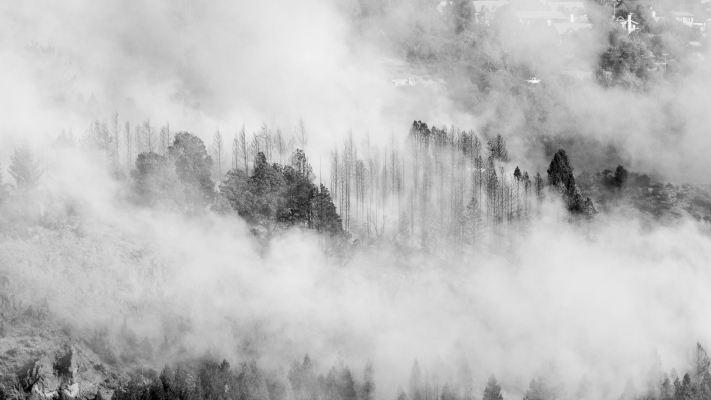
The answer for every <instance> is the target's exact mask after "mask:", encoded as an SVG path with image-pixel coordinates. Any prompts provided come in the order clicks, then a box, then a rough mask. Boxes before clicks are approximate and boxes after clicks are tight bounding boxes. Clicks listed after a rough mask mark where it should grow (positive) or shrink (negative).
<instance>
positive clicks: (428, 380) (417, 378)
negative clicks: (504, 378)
mask: <svg viewBox="0 0 711 400" xmlns="http://www.w3.org/2000/svg"><path fill="white" fill-rule="evenodd" d="M449 375H450V377H451V379H450V381H448V382H441V381H440V378H441V377H440V375H439V374H438V373H430V372H429V371H428V369H427V368H425V369H424V370H423V368H421V366H420V364H419V363H418V361H417V360H415V361H414V363H413V365H412V369H411V373H410V377H409V382H408V385H407V387H406V389H403V387H402V386H400V388H399V389H398V395H397V400H474V399H478V398H481V399H482V400H503V399H504V396H503V394H502V389H501V385H500V384H499V382H498V381H497V379H496V377H495V376H493V375H492V376H491V377H490V378H489V379H488V381H487V384H486V387H485V388H484V390H483V391H482V393H481V397H479V396H480V395H479V394H477V393H474V389H473V387H474V383H473V380H472V375H471V370H470V367H469V364H468V363H467V361H466V359H465V358H462V359H461V360H460V361H459V362H457V365H455V366H454V369H453V373H452V372H450V374H449ZM567 398H575V399H579V400H591V399H600V398H619V399H620V400H708V399H711V360H710V359H709V356H708V354H707V353H706V350H705V349H704V348H703V346H701V344H700V343H697V344H696V347H695V348H694V350H693V352H691V356H690V357H689V359H688V366H687V370H686V372H684V374H683V375H681V376H680V375H679V374H678V373H677V372H676V371H675V370H674V369H672V370H671V371H670V372H669V373H666V372H663V371H662V364H661V359H660V358H659V356H658V355H657V354H656V353H655V354H654V357H653V359H652V360H651V362H650V365H649V369H648V370H647V373H646V374H645V376H644V377H643V378H642V380H641V381H633V380H632V379H630V380H629V381H628V382H627V384H626V385H625V388H624V390H623V391H622V393H621V394H615V393H610V390H609V388H607V389H606V388H603V387H600V385H597V384H596V383H595V382H592V381H591V380H590V379H589V378H588V377H587V375H586V376H583V377H582V378H581V380H580V382H579V384H578V386H577V388H576V389H575V390H574V392H572V393H570V392H568V393H566V388H565V384H564V382H563V380H562V378H561V376H560V374H559V373H558V371H557V369H556V368H555V366H554V365H549V366H548V367H547V368H546V370H545V371H543V372H542V373H541V374H540V375H538V376H536V377H534V378H533V379H531V382H530V384H529V387H528V390H527V391H526V392H525V393H524V395H523V400H562V399H567Z"/></svg>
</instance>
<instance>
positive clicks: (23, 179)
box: [8, 141, 42, 191]
mask: <svg viewBox="0 0 711 400" xmlns="http://www.w3.org/2000/svg"><path fill="white" fill-rule="evenodd" d="M8 170H9V172H10V175H12V177H13V178H14V179H15V186H16V188H17V190H19V191H29V190H33V189H36V188H37V186H38V185H39V180H40V177H41V175H42V172H41V171H40V166H39V162H37V161H36V160H35V156H34V154H33V152H32V149H31V148H30V144H29V143H28V142H27V141H23V142H21V143H20V144H19V145H17V146H16V147H15V151H14V153H13V154H12V156H11V157H10V168H9V169H8Z"/></svg>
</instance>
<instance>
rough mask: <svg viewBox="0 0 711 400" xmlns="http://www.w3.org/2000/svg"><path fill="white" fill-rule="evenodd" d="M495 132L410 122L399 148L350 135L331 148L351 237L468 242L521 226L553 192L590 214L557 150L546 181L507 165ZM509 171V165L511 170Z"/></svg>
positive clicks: (421, 243)
mask: <svg viewBox="0 0 711 400" xmlns="http://www.w3.org/2000/svg"><path fill="white" fill-rule="evenodd" d="M512 167H513V164H511V159H510V157H509V154H508V149H507V147H506V140H505V139H504V137H503V136H502V135H500V134H498V135H495V136H491V137H488V138H486V137H485V138H483V139H482V138H480V137H479V136H478V135H477V134H475V133H474V132H473V131H462V130H459V129H456V128H454V127H451V128H447V127H443V128H436V127H429V126H428V125H427V124H426V123H424V122H421V121H414V122H413V124H412V126H411V128H410V131H409V135H408V139H407V142H406V146H405V148H403V149H401V148H399V147H398V146H397V145H396V144H395V143H392V144H391V145H390V146H387V147H385V148H384V149H380V148H378V147H376V146H372V145H371V144H370V143H369V142H368V141H366V142H365V143H364V145H363V146H361V147H359V146H357V145H356V144H355V143H354V140H353V136H352V134H351V135H349V136H347V138H346V139H345V141H344V143H343V146H342V147H341V148H338V147H337V148H335V149H334V150H333V151H332V153H331V193H332V194H333V197H334V200H335V203H336V204H337V205H338V209H339V211H340V212H341V216H342V218H343V221H344V226H345V228H346V229H348V230H349V231H351V232H353V233H354V234H357V235H358V236H359V237H363V238H369V239H378V238H383V237H386V238H390V239H393V240H395V241H396V242H398V243H401V244H406V245H410V246H415V247H419V248H425V249H427V248H442V247H443V246H444V247H445V248H451V247H452V246H455V247H458V248H462V247H467V248H471V247H474V246H477V245H479V244H483V243H488V242H491V241H496V242H499V241H505V240H509V239H512V238H513V237H515V236H516V235H517V234H520V233H522V232H524V231H525V228H526V226H527V224H528V223H529V222H530V220H531V218H532V216H533V214H534V213H536V212H537V210H538V206H539V204H540V201H541V200H542V199H543V198H544V197H545V196H546V193H547V192H548V191H549V190H548V187H551V188H553V189H555V190H554V191H556V192H559V193H560V194H561V195H562V197H563V199H564V201H565V203H566V205H567V208H568V210H569V211H570V213H571V216H584V217H587V218H590V217H592V216H593V215H594V214H595V213H596V211H595V208H594V206H593V204H592V202H591V200H590V199H587V198H584V197H583V196H582V195H581V193H580V190H579V189H578V187H577V185H576V183H575V178H574V175H573V168H572V166H571V165H570V161H569V160H568V157H567V155H566V153H565V151H564V150H560V151H558V152H557V153H556V154H555V156H554V157H553V160H552V161H551V164H550V166H549V169H548V170H547V179H545V180H544V178H543V177H541V175H540V173H536V174H535V175H533V174H529V173H528V172H526V171H521V170H520V169H519V167H517V166H516V167H515V168H512ZM512 169H513V170H512Z"/></svg>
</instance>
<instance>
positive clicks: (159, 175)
mask: <svg viewBox="0 0 711 400" xmlns="http://www.w3.org/2000/svg"><path fill="white" fill-rule="evenodd" d="M131 175H132V177H133V180H134V190H135V192H136V195H137V196H138V199H139V201H140V202H141V203H144V204H149V205H154V204H155V203H156V202H159V201H160V202H165V201H172V202H173V203H174V204H177V205H180V204H182V196H183V194H182V193H181V192H182V191H181V190H180V189H181V187H182V185H181V183H180V181H179V180H178V178H177V176H176V175H175V172H174V171H173V170H172V168H171V165H170V164H169V162H168V159H167V158H165V157H163V156H161V155H159V154H156V153H141V154H139V155H138V157H137V158H136V169H135V170H133V171H131Z"/></svg>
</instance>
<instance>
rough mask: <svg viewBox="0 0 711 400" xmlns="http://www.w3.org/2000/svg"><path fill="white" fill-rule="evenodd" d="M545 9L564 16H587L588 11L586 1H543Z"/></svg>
mask: <svg viewBox="0 0 711 400" xmlns="http://www.w3.org/2000/svg"><path fill="white" fill-rule="evenodd" d="M542 3H543V5H544V7H545V9H547V10H550V11H560V12H562V13H563V14H566V15H568V14H575V15H585V14H587V9H586V8H585V2H584V1H547V0H543V1H542Z"/></svg>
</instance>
